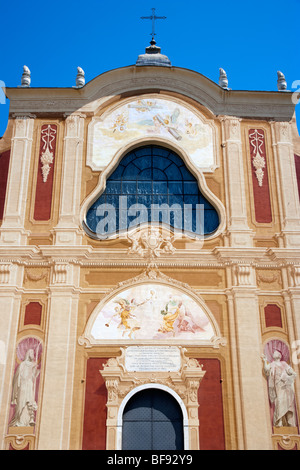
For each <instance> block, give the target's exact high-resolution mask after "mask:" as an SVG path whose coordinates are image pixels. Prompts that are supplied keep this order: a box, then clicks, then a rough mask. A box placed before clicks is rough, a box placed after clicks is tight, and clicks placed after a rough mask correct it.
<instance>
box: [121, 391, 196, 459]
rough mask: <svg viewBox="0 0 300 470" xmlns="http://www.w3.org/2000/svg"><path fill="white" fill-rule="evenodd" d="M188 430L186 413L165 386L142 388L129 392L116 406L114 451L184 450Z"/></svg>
mask: <svg viewBox="0 0 300 470" xmlns="http://www.w3.org/2000/svg"><path fill="white" fill-rule="evenodd" d="M188 429H189V428H188V413H187V410H186V407H185V405H184V403H183V401H182V400H181V398H180V397H179V395H177V393H176V392H174V390H172V389H170V388H169V387H167V386H165V385H161V384H153V383H151V384H144V385H141V386H139V387H136V388H135V389H133V390H131V392H130V393H128V395H127V396H126V397H125V398H124V400H123V402H122V403H121V405H120V408H119V413H118V439H117V441H118V449H120V450H188V449H189V434H188ZM141 438H142V439H141Z"/></svg>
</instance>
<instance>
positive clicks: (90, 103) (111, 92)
mask: <svg viewBox="0 0 300 470" xmlns="http://www.w3.org/2000/svg"><path fill="white" fill-rule="evenodd" d="M74 84H75V83H74ZM161 90H164V91H168V92H171V93H179V94H181V95H183V96H186V97H188V98H190V99H192V100H195V101H196V102H197V103H199V104H200V105H202V106H204V107H205V108H207V109H208V110H209V111H210V112H211V113H212V114H214V115H216V116H217V115H228V116H229V115H231V116H237V117H249V116H252V117H262V118H273V119H274V118H275V119H278V118H281V120H290V119H291V118H292V117H293V115H294V111H295V104H293V102H292V100H291V93H290V92H285V93H278V92H275V91H249V90H225V89H223V88H222V87H220V86H219V85H218V84H217V83H215V82H213V81H212V80H210V79H209V78H207V77H205V76H204V75H202V74H200V73H198V72H195V71H192V70H188V69H184V68H179V67H151V66H141V67H137V66H135V65H131V66H129V67H123V68H118V69H114V70H110V71H108V72H105V73H103V74H100V75H98V76H97V77H95V78H94V79H93V80H91V81H90V82H88V83H86V85H84V86H83V87H82V88H76V87H72V86H70V87H68V88H62V87H61V88H34V87H29V88H22V87H17V88H10V87H7V88H6V96H7V98H8V99H9V100H10V113H20V112H22V113H35V114H36V115H38V113H45V112H47V114H48V115H51V114H57V113H62V114H70V113H74V112H83V113H86V114H87V115H95V114H97V113H98V112H99V110H100V108H102V107H105V106H107V104H108V103H111V102H112V101H115V100H118V99H119V98H120V96H121V95H123V96H124V94H131V95H134V94H136V93H146V92H149V91H151V92H160V91H161ZM127 96H128V95H127Z"/></svg>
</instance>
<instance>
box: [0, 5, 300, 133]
mask: <svg viewBox="0 0 300 470" xmlns="http://www.w3.org/2000/svg"><path fill="white" fill-rule="evenodd" d="M152 7H155V8H156V14H157V15H159V16H166V17H167V19H166V20H159V21H157V26H156V32H157V36H156V40H157V44H158V45H159V46H161V48H162V53H163V54H166V55H168V57H169V58H170V60H171V62H172V65H174V66H177V67H184V68H188V69H192V70H195V71H197V72H200V73H202V74H203V75H205V76H207V77H208V78H210V79H211V80H213V81H215V82H218V78H219V68H220V67H222V68H224V69H225V70H226V72H227V75H228V78H229V87H230V88H232V89H240V90H274V91H276V90H277V70H281V71H282V72H283V73H284V74H285V76H286V79H287V83H288V89H290V90H292V91H293V90H294V89H293V88H292V85H293V82H294V81H296V80H299V81H300V57H299V56H300V54H299V18H300V0H286V1H285V2H283V1H282V0H281V1H279V0H273V1H271V0H265V1H257V0H252V1H251V2H241V1H230V0H229V1H227V2H226V1H225V0H215V1H208V2H204V1H197V0H186V1H184V2H183V1H176V0H156V1H154V2H149V1H144V0H130V1H129V2H121V1H119V0H115V1H110V2H109V1H103V0H97V1H96V0H86V1H85V2H82V1H81V2H76V1H70V0H60V1H58V0H52V1H51V2H40V1H39V2H38V1H31V2H21V1H20V0H19V1H18V2H12V1H10V2H5V3H4V5H2V6H1V19H2V21H1V36H2V41H1V45H2V48H1V49H2V50H1V61H0V80H1V81H3V82H4V83H5V84H6V86H8V87H15V86H18V85H20V83H21V75H22V70H23V65H27V66H28V67H29V68H30V70H31V75H32V82H31V86H32V87H69V86H70V87H72V86H73V85H75V78H76V73H77V66H80V67H82V68H83V69H84V71H85V75H86V81H87V82H88V81H90V80H92V79H93V78H94V77H95V76H97V75H99V74H101V73H103V72H105V71H107V70H110V69H114V68H118V67H123V66H127V65H132V64H134V63H135V62H136V59H137V56H138V55H139V54H141V53H143V52H144V50H145V47H146V46H148V45H149V41H150V40H151V35H150V33H151V22H150V21H148V20H147V21H146V20H141V19H140V17H141V16H149V15H151V8H152ZM297 88H300V87H299V86H298V87H297ZM0 101H1V100H0ZM8 107H9V102H8V100H6V103H5V104H1V105H0V136H1V135H3V133H4V131H5V129H6V125H7V118H8ZM298 108H299V109H300V104H299V105H297V107H296V114H297V116H299V117H298V121H299V120H300V111H299V109H298ZM298 128H299V122H298Z"/></svg>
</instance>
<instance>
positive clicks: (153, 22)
mask: <svg viewBox="0 0 300 470" xmlns="http://www.w3.org/2000/svg"><path fill="white" fill-rule="evenodd" d="M166 18H167V17H166V16H156V15H155V8H152V15H151V16H141V19H142V20H152V33H151V34H152V39H154V36H155V35H156V33H155V20H165V19H166Z"/></svg>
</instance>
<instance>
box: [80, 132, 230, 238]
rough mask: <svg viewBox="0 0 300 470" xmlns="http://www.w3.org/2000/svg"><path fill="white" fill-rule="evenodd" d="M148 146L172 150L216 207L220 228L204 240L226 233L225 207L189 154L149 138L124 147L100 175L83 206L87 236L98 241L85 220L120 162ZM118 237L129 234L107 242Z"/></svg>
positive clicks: (83, 222) (176, 147)
mask: <svg viewBox="0 0 300 470" xmlns="http://www.w3.org/2000/svg"><path fill="white" fill-rule="evenodd" d="M147 145H158V146H161V147H165V148H167V149H170V150H171V151H173V152H175V153H176V154H177V155H178V156H179V157H180V158H181V159H182V160H183V161H184V163H185V165H186V167H187V169H188V170H189V171H190V172H191V173H192V175H194V176H195V178H196V180H197V182H198V186H199V188H200V190H201V191H202V194H203V196H204V197H205V198H206V199H207V200H208V201H209V202H210V203H211V204H212V205H213V206H214V207H215V209H216V211H217V213H218V216H219V220H220V224H219V227H218V228H217V230H216V231H215V232H213V233H212V234H209V235H207V236H204V239H205V240H211V239H214V238H217V237H218V236H219V235H220V234H222V233H223V232H224V230H225V228H226V211H225V207H224V205H223V204H222V202H221V201H220V200H219V199H218V198H217V197H216V196H215V195H214V194H213V192H212V191H211V190H210V189H209V188H208V186H207V184H206V180H205V176H204V174H203V173H202V172H201V171H200V170H199V169H197V168H196V166H195V165H194V164H193V162H192V161H191V159H190V157H189V156H188V154H187V153H186V152H185V151H183V150H182V148H180V147H179V146H178V145H177V144H176V143H174V142H170V141H169V140H167V139H165V138H161V137H155V138H153V139H152V138H149V137H147V138H142V139H138V140H136V141H135V142H134V143H132V142H131V143H129V144H128V145H127V146H125V147H123V148H122V149H120V150H119V151H118V152H117V153H116V154H115V156H114V158H113V159H112V161H111V162H110V164H109V165H107V167H106V168H105V169H104V170H103V171H102V172H101V173H100V175H99V181H98V184H97V185H96V187H95V188H94V190H93V191H92V192H91V193H90V194H89V195H88V196H87V197H86V198H85V200H84V201H83V203H82V205H81V210H80V220H81V221H82V225H83V228H84V230H85V232H86V233H87V235H88V236H89V237H90V238H93V239H96V240H98V238H97V236H96V235H95V234H94V233H93V232H91V230H89V228H88V227H87V225H86V223H85V220H86V214H87V212H88V210H89V208H90V207H91V206H92V205H93V204H94V202H95V201H96V200H97V199H98V197H99V196H100V195H101V194H102V193H103V191H104V190H105V188H106V180H107V179H108V177H109V176H110V175H111V174H112V173H113V172H114V170H115V169H116V168H117V166H118V164H119V162H120V161H121V160H122V158H123V157H124V156H125V155H126V154H127V153H129V152H130V151H132V150H134V149H136V148H138V147H142V146H147ZM127 233H128V232H127ZM117 237H120V238H125V239H126V238H127V234H122V235H118V234H114V235H111V236H109V237H108V238H107V240H110V239H115V238H117Z"/></svg>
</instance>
